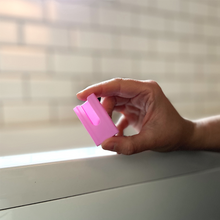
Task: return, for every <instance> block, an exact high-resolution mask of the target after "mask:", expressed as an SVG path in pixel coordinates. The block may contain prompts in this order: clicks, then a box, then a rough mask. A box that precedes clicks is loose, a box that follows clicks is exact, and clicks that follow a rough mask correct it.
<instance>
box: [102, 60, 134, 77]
mask: <svg viewBox="0 0 220 220" xmlns="http://www.w3.org/2000/svg"><path fill="white" fill-rule="evenodd" d="M101 71H102V73H103V75H104V76H105V77H107V78H113V77H131V74H132V60H131V59H123V58H101Z"/></svg>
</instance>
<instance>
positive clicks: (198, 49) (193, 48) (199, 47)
mask: <svg viewBox="0 0 220 220" xmlns="http://www.w3.org/2000/svg"><path fill="white" fill-rule="evenodd" d="M188 49H189V53H190V54H198V55H206V54H207V46H206V44H205V43H201V42H191V43H190V44H189V47H188Z"/></svg>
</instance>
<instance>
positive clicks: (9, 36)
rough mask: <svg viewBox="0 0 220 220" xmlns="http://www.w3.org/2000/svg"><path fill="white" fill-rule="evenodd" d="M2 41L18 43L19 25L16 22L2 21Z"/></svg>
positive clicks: (0, 35)
mask: <svg viewBox="0 0 220 220" xmlns="http://www.w3.org/2000/svg"><path fill="white" fill-rule="evenodd" d="M0 33H1V34H0V42H5V43H16V42H17V39H18V34H17V25H16V23H14V22H9V21H0Z"/></svg>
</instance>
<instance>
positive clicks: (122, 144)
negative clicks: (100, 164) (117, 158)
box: [102, 133, 152, 155]
mask: <svg viewBox="0 0 220 220" xmlns="http://www.w3.org/2000/svg"><path fill="white" fill-rule="evenodd" d="M151 144H152V143H150V141H147V137H146V136H144V134H142V133H139V134H137V135H133V136H129V137H125V136H119V137H117V136H116V137H111V138H109V139H107V140H105V141H104V142H103V143H102V148H103V149H104V150H110V151H115V152H117V153H119V154H125V155H131V154H134V153H139V152H142V151H144V150H149V149H150V148H151Z"/></svg>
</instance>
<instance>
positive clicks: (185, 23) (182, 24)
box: [173, 19, 196, 35]
mask: <svg viewBox="0 0 220 220" xmlns="http://www.w3.org/2000/svg"><path fill="white" fill-rule="evenodd" d="M173 22H174V23H173V25H174V27H173V29H174V32H176V33H180V34H187V35H193V34H196V32H195V27H194V23H193V22H192V21H189V20H178V19H175V20H174V21H173Z"/></svg>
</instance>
